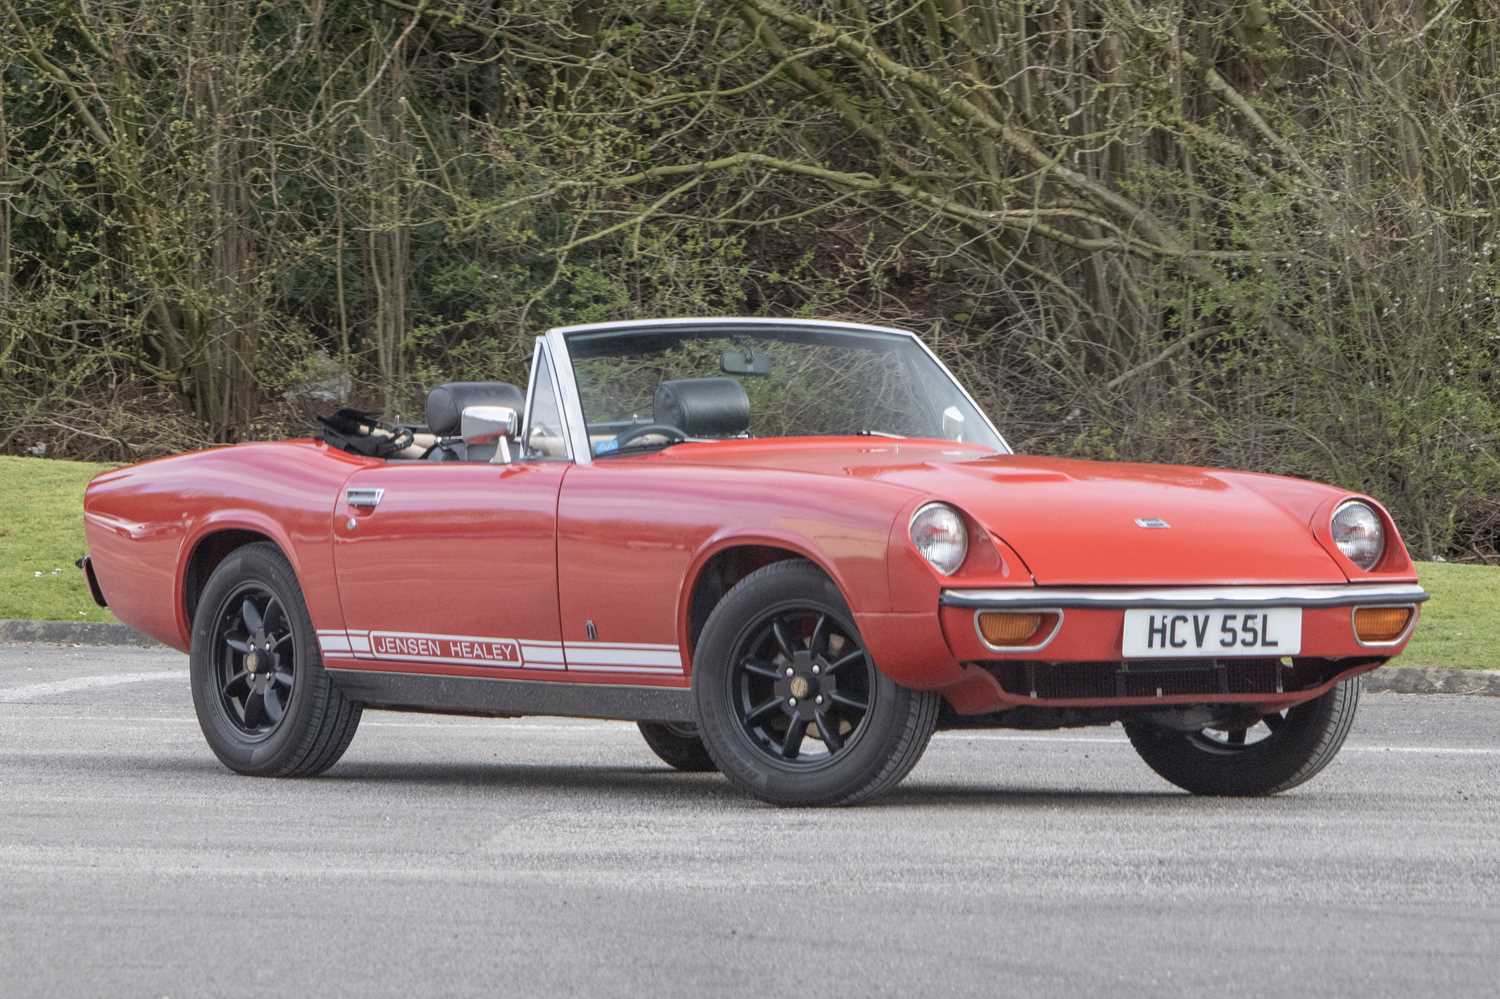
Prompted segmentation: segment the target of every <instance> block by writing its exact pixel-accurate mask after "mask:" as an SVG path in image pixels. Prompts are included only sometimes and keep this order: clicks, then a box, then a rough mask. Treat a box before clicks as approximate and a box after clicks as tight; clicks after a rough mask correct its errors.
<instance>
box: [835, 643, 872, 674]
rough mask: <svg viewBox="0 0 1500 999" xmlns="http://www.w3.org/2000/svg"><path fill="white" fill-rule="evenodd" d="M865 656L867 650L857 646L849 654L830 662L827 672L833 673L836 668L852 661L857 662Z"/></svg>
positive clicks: (838, 668) (841, 667) (840, 667)
mask: <svg viewBox="0 0 1500 999" xmlns="http://www.w3.org/2000/svg"><path fill="white" fill-rule="evenodd" d="M864 657H865V650H864V649H858V648H857V649H855V650H854V651H853V652H850V653H849V654H848V655H845V656H840V657H839V658H838V659H835V660H834V661H833V662H831V663H829V664H828V670H827V672H829V673H832V672H834V671H836V670H840V669H843V668H844V667H845V666H848V665H849V664H850V663H857V662H859V661H860V660H861V659H863V658H864Z"/></svg>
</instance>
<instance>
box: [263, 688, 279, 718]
mask: <svg viewBox="0 0 1500 999" xmlns="http://www.w3.org/2000/svg"><path fill="white" fill-rule="evenodd" d="M261 703H262V704H263V705H264V706H265V709H266V718H267V720H269V721H270V723H271V724H272V725H275V724H276V723H277V722H279V721H281V713H282V707H281V695H280V694H278V693H277V692H276V688H275V687H267V688H266V689H265V692H264V693H262V694H261Z"/></svg>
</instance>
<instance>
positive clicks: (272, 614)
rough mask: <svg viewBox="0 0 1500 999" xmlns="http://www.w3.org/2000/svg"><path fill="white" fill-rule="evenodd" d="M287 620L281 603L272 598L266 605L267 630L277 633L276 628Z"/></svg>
mask: <svg viewBox="0 0 1500 999" xmlns="http://www.w3.org/2000/svg"><path fill="white" fill-rule="evenodd" d="M285 620H286V614H285V612H283V611H282V609H281V601H280V600H277V599H276V598H275V597H272V598H271V599H270V600H269V601H267V603H266V616H265V629H266V631H268V632H270V631H275V630H276V626H277V625H278V624H280V623H281V622H283V621H285Z"/></svg>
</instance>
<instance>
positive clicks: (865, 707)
mask: <svg viewBox="0 0 1500 999" xmlns="http://www.w3.org/2000/svg"><path fill="white" fill-rule="evenodd" d="M828 699H829V700H830V701H832V702H833V703H835V704H837V705H838V706H839V707H841V708H848V709H849V710H850V711H858V712H859V713H860V714H864V713H865V712H866V711H869V710H870V702H869V701H861V700H860V699H859V698H857V697H850V696H849V695H848V694H841V693H839V692H838V691H837V690H833V691H829V693H828Z"/></svg>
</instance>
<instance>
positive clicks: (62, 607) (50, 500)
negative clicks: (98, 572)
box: [0, 455, 114, 621]
mask: <svg viewBox="0 0 1500 999" xmlns="http://www.w3.org/2000/svg"><path fill="white" fill-rule="evenodd" d="M108 467H110V466H108V465H90V464H86V463H84V462H81V461H52V460H50V459H46V458H14V457H10V456H8V455H0V618H9V617H18V618H35V619H41V620H47V621H113V620H114V617H113V616H112V615H111V614H110V613H109V611H107V610H105V609H104V608H102V607H100V606H99V605H98V604H96V603H94V601H93V598H92V597H90V596H89V591H88V586H87V585H86V584H85V583H84V581H83V573H81V572H79V571H78V570H77V569H76V568H75V567H74V565H73V561H74V559H76V558H78V556H80V555H82V554H83V552H84V544H83V487H84V486H85V485H87V484H88V481H89V479H90V478H92V477H93V476H94V475H95V474H96V473H98V472H100V471H102V470H104V469H106V468H108Z"/></svg>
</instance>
